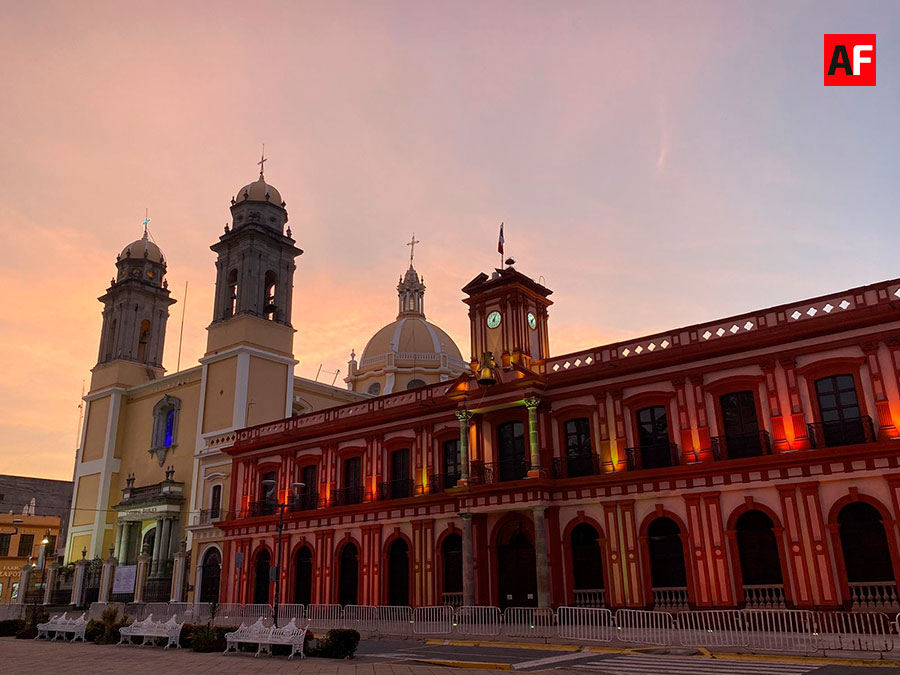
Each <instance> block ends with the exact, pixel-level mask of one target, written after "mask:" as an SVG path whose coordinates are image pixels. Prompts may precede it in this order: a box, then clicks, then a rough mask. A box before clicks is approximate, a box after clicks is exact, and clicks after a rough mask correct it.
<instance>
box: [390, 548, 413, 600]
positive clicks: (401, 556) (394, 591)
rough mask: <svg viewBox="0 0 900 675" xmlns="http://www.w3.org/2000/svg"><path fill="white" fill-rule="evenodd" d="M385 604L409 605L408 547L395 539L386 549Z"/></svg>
mask: <svg viewBox="0 0 900 675" xmlns="http://www.w3.org/2000/svg"><path fill="white" fill-rule="evenodd" d="M387 572H388V573H387V582H388V587H387V604H389V605H396V606H406V605H408V604H409V546H408V545H407V543H406V541H405V540H403V539H401V538H399V537H398V538H397V539H395V540H394V541H393V542H392V543H391V545H390V546H389V547H388V569H387Z"/></svg>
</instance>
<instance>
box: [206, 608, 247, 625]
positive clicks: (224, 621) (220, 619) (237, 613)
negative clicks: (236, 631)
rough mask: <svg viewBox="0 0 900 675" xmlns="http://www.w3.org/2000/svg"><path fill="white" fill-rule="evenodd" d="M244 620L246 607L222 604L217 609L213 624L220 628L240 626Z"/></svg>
mask: <svg viewBox="0 0 900 675" xmlns="http://www.w3.org/2000/svg"><path fill="white" fill-rule="evenodd" d="M243 619H244V606H243V605H239V604H238V603H236V602H222V603H220V604H219V606H218V608H217V609H216V616H215V619H213V624H214V625H216V626H220V627H225V626H228V627H232V626H240V625H241V623H243Z"/></svg>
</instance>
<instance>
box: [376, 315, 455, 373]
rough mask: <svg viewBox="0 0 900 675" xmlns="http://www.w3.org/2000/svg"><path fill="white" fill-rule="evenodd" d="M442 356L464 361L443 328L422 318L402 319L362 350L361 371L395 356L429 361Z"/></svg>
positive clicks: (400, 358)
mask: <svg viewBox="0 0 900 675" xmlns="http://www.w3.org/2000/svg"><path fill="white" fill-rule="evenodd" d="M441 353H445V354H447V356H448V357H450V359H452V360H456V361H460V362H461V361H462V354H461V353H460V351H459V347H457V346H456V343H455V342H453V338H451V337H450V336H449V335H447V333H446V332H444V331H443V330H442V329H441V328H439V327H438V326H435V325H434V324H433V323H431V322H429V321H426V320H425V318H424V317H421V316H402V317H400V318H399V319H397V320H396V321H394V322H392V323H389V324H388V325H387V326H385V327H384V328H382V329H381V330H379V331H378V332H377V333H375V335H373V336H372V339H370V340H369V343H368V344H367V345H366V348H365V349H363V352H362V356H361V358H360V370H363V369H365V368H366V366H367V365H374V363H373V362H374V361H379V362H380V361H381V360H382V357H385V356H387V355H388V354H394V356H395V358H396V359H397V360H403V361H418V360H421V361H429V360H437V359H438V358H439V356H440V354H441Z"/></svg>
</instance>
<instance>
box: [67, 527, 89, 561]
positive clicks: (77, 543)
mask: <svg viewBox="0 0 900 675" xmlns="http://www.w3.org/2000/svg"><path fill="white" fill-rule="evenodd" d="M68 541H69V544H68V546H69V552H68V553H67V554H66V560H67V561H68V560H81V551H82V550H83V549H87V550H88V551H89V552H90V550H91V535H89V534H76V535H74V536H69V537H68Z"/></svg>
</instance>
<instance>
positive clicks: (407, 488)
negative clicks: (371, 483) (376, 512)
mask: <svg viewBox="0 0 900 675" xmlns="http://www.w3.org/2000/svg"><path fill="white" fill-rule="evenodd" d="M376 495H377V498H378V500H379V501H382V500H385V499H404V498H406V497H412V495H413V481H412V479H411V478H398V479H397V480H389V481H385V482H384V483H378V485H377V490H376Z"/></svg>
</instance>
